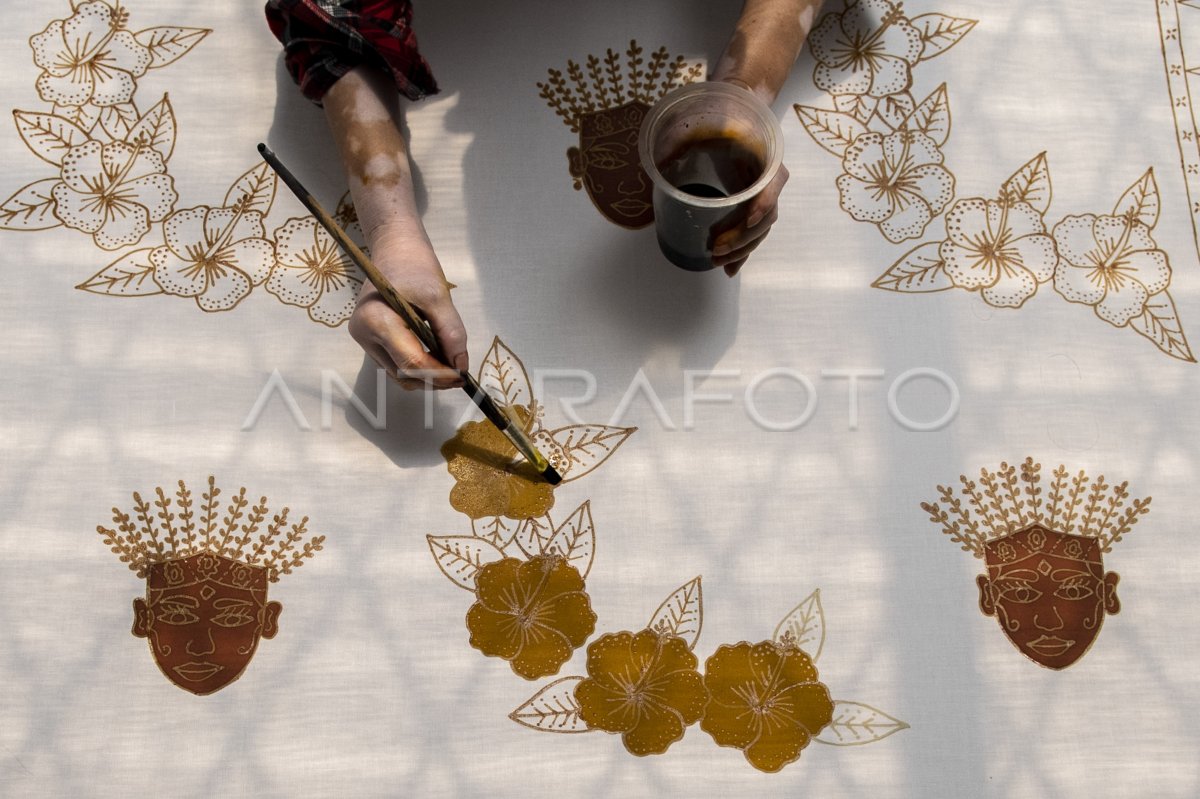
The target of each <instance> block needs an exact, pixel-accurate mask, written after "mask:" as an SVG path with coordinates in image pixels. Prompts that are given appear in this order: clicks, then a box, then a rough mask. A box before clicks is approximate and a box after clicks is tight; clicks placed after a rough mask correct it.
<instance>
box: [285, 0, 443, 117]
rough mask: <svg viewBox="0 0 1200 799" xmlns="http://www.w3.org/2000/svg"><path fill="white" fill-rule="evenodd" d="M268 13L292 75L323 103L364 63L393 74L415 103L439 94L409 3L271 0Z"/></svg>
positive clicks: (395, 0) (396, 0)
mask: <svg viewBox="0 0 1200 799" xmlns="http://www.w3.org/2000/svg"><path fill="white" fill-rule="evenodd" d="M266 13H267V24H268V25H270V27H271V32H272V33H274V34H275V38H277V39H279V41H280V42H281V43H282V44H283V49H284V62H285V63H286V64H287V69H288V72H289V73H291V76H292V79H293V80H295V81H296V84H297V85H298V86H299V87H300V91H301V92H303V94H304V96H305V97H307V98H308V99H310V100H312V101H313V102H315V103H317V104H318V105H319V104H320V103H321V98H323V97H324V96H325V92H327V91H329V88H330V87H331V86H333V84H334V83H336V82H337V80H338V78H340V77H342V76H343V75H345V74H346V73H347V72H349V71H350V70H351V69H353V68H354V67H356V66H359V65H360V64H369V65H371V66H375V67H378V68H380V69H382V70H384V71H385V72H386V73H387V74H389V75H391V76H392V80H394V81H395V83H396V88H397V89H399V91H400V93H401V94H403V95H404V96H406V97H408V98H409V99H410V100H420V99H421V98H422V97H425V96H426V95H429V94H436V93H437V90H438V87H437V83H436V82H435V81H434V79H433V73H432V72H431V71H430V69H429V64H428V63H426V61H425V59H424V58H422V57H421V53H420V51H419V50H418V49H417V35H416V34H415V33H414V32H413V30H412V3H411V2H409V0H268V2H267V5H266Z"/></svg>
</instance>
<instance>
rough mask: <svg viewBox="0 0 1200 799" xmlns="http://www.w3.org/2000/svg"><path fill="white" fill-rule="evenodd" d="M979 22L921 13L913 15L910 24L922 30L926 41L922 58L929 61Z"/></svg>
mask: <svg viewBox="0 0 1200 799" xmlns="http://www.w3.org/2000/svg"><path fill="white" fill-rule="evenodd" d="M978 22H979V20H976V19H963V18H961V17H949V16H946V15H945V14H921V15H920V16H916V17H913V18H912V19H911V20H909V24H911V25H912V26H913V27H914V28H916V29H917V31H919V32H920V34H921V41H922V42H924V43H925V49H924V50H922V51H921V59H920V60H921V61H928V60H929V59H931V58H933V57H935V56H939V55H941V54H942V53H944V52H946V51H947V50H949V49H950V48H951V47H953V46H954V45H956V44H958V43H959V42H960V41H962V38H963V37H964V36H966V35H967V34H968V33H970V32H971V29H972V28H974V27H975V25H976V24H977V23H978Z"/></svg>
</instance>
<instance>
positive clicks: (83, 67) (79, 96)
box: [29, 2, 150, 106]
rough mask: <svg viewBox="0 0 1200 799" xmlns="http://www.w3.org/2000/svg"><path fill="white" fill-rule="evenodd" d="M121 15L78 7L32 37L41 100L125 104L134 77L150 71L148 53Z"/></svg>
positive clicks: (96, 5) (101, 6)
mask: <svg viewBox="0 0 1200 799" xmlns="http://www.w3.org/2000/svg"><path fill="white" fill-rule="evenodd" d="M126 16H127V12H125V11H124V10H123V9H121V10H120V11H116V12H114V10H113V9H112V8H110V7H109V6H108V5H107V4H106V3H101V2H91V3H80V4H79V5H78V6H76V8H75V13H74V14H72V15H71V16H70V18H69V19H65V20H61V19H56V20H54V21H53V22H51V23H50V24H49V25H48V26H46V29H45V30H44V31H42V32H41V33H38V34H35V35H34V36H32V37H31V38H30V39H29V45H30V47H32V48H33V60H34V63H36V64H37V65H38V66H39V67H41V69H42V73H41V74H40V75H39V76H38V79H37V90H38V94H39V95H40V96H41V98H42V99H43V100H45V101H46V102H48V103H56V104H58V105H65V106H81V105H84V104H86V103H93V104H95V105H98V106H110V105H117V104H118V103H128V102H129V101H130V100H131V99H132V98H133V93H134V91H135V90H136V89H137V84H136V82H135V81H134V78H136V77H138V76H140V75H141V74H142V73H144V72H145V71H146V69H147V67H149V66H150V50H149V49H148V48H147V47H145V46H144V45H142V44H140V43H139V42H138V41H137V39H135V38H134V36H133V34H132V33H130V32H129V31H127V30H125V29H124V26H125V22H126Z"/></svg>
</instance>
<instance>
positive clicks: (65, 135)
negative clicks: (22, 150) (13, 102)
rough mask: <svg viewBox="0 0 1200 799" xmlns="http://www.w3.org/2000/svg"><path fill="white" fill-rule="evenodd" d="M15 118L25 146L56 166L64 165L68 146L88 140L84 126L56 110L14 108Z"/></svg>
mask: <svg viewBox="0 0 1200 799" xmlns="http://www.w3.org/2000/svg"><path fill="white" fill-rule="evenodd" d="M13 121H14V122H16V124H17V133H19V134H21V138H22V139H24V140H25V146H27V147H28V148H29V149H30V150H32V151H33V154H34V155H36V156H37V157H38V158H40V159H42V160H43V161H45V162H46V163H49V164H54V165H55V166H62V159H63V156H64V155H66V154H67V150H70V149H71V148H72V147H74V146H75V145H77V144H83V143H84V142H85V141H87V140H88V135H87V133H85V132H84V130H83V128H81V127H79V126H78V125H76V124H75V123H74V122H72V121H71V120H69V119H66V118H65V117H60V116H57V115H55V114H38V113H36V112H33V111H13Z"/></svg>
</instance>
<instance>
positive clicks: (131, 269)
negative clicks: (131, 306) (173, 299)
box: [75, 247, 162, 297]
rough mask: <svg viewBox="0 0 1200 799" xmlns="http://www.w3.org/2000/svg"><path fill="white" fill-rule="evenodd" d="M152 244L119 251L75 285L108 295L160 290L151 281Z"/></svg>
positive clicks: (140, 293)
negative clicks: (106, 262) (106, 264)
mask: <svg viewBox="0 0 1200 799" xmlns="http://www.w3.org/2000/svg"><path fill="white" fill-rule="evenodd" d="M152 249H154V248H153V247H146V248H143V249H140V250H134V251H133V252H130V253H126V254H125V255H122V256H121V257H120V258H118V259H117V260H115V261H113V262H112V263H111V264H109V265H108V266H106V267H104V268H103V269H101V270H100V271H99V272H97V273H96V274H94V275H92V276H91V277H89V278H88V279H87V280H85V281H83V282H82V283H80V284H79V285H78V286H76V287H75V288H77V289H80V290H82V291H90V292H91V293H93V294H107V295H108V296H110V297H147V296H149V295H151V294H162V288H161V287H159V285H158V284H157V283H155V282H154V264H152V263H150V251H151V250H152Z"/></svg>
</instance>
